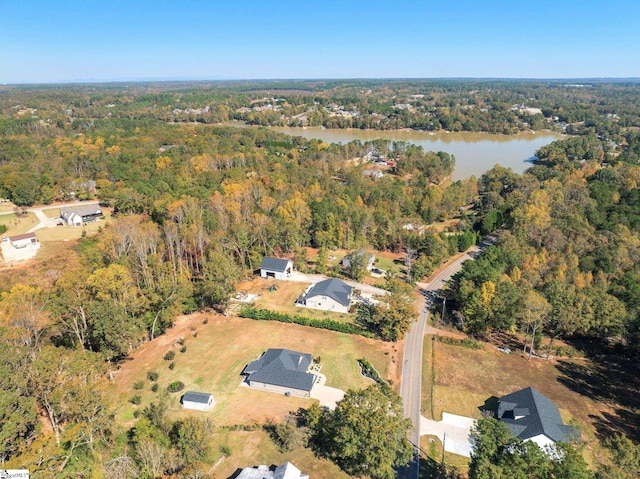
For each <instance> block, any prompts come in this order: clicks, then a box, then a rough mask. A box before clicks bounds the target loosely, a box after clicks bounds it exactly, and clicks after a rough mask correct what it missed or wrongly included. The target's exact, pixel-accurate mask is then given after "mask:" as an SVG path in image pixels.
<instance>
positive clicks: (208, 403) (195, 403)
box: [182, 391, 214, 411]
mask: <svg viewBox="0 0 640 479" xmlns="http://www.w3.org/2000/svg"><path fill="white" fill-rule="evenodd" d="M213 404H214V400H213V394H207V393H197V392H193V391H188V392H186V393H184V396H182V409H195V410H197V411H208V410H210V409H211V408H212V407H213Z"/></svg>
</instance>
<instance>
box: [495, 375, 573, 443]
mask: <svg viewBox="0 0 640 479" xmlns="http://www.w3.org/2000/svg"><path fill="white" fill-rule="evenodd" d="M497 417H498V419H499V420H500V421H502V422H503V423H504V424H506V425H507V426H508V427H509V429H510V430H511V432H512V433H513V435H514V436H516V437H519V438H520V439H522V440H524V441H527V440H528V441H533V442H535V443H536V444H538V445H539V446H540V447H544V446H549V445H552V444H554V443H556V442H570V441H574V440H576V439H578V438H579V437H580V433H579V432H578V431H577V430H576V429H575V428H573V427H571V426H567V425H565V424H564V423H563V422H562V418H561V417H560V412H559V411H558V408H557V406H556V405H555V404H554V403H553V402H551V401H550V400H549V399H547V398H546V397H545V396H543V395H542V394H541V393H540V392H538V391H536V390H535V389H534V388H532V387H528V388H524V389H521V390H520V391H516V392H514V393H511V394H507V395H506V396H502V397H501V398H500V399H499V402H498V411H497Z"/></svg>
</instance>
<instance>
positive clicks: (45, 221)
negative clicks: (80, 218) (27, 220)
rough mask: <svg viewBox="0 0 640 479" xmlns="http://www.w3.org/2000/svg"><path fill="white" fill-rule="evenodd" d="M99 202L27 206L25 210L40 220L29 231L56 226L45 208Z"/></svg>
mask: <svg viewBox="0 0 640 479" xmlns="http://www.w3.org/2000/svg"><path fill="white" fill-rule="evenodd" d="M97 204H99V201H74V202H72V203H63V204H54V205H46V206H37V207H33V208H25V210H24V211H27V212H29V213H33V214H34V215H36V218H38V221H40V223H38V224H37V225H36V226H34V227H33V228H31V229H30V230H29V231H28V232H29V233H33V232H34V231H36V230H39V229H41V228H53V227H54V226H56V224H57V223H56V221H55V220H54V219H53V218H47V215H45V214H44V213H43V210H50V209H53V208H65V207H67V206H85V205H97ZM14 213H15V212H14V211H13V210H11V211H3V212H0V216H2V215H12V214H14Z"/></svg>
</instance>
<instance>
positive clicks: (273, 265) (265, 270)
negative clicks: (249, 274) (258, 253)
mask: <svg viewBox="0 0 640 479" xmlns="http://www.w3.org/2000/svg"><path fill="white" fill-rule="evenodd" d="M292 271H293V262H292V261H290V260H288V259H280V258H270V257H268V256H265V257H264V258H263V259H262V263H260V276H262V277H263V278H274V279H287V278H290V277H291V272H292Z"/></svg>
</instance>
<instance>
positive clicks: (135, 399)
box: [129, 394, 142, 406]
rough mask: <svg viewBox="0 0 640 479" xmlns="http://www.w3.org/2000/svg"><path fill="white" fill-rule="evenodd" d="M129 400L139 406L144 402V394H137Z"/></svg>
mask: <svg viewBox="0 0 640 479" xmlns="http://www.w3.org/2000/svg"><path fill="white" fill-rule="evenodd" d="M129 402H130V403H131V404H135V405H136V406H137V405H139V404H141V403H142V396H140V394H136V395H135V396H133V397H132V398H131V399H129Z"/></svg>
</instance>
